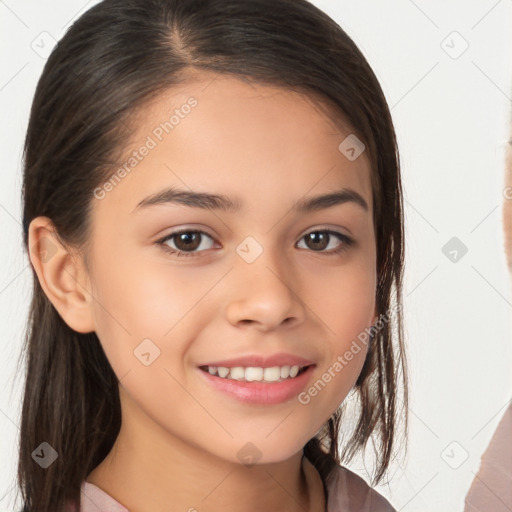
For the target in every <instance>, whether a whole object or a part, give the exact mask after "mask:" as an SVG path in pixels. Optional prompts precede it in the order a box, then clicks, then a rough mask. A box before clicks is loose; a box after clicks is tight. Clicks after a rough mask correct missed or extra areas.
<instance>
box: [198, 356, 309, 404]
mask: <svg viewBox="0 0 512 512" xmlns="http://www.w3.org/2000/svg"><path fill="white" fill-rule="evenodd" d="M314 368H315V365H311V366H308V368H306V370H305V371H304V372H303V373H301V374H300V375H298V376H297V377H294V378H293V379H286V380H283V381H281V382H261V381H253V382H245V381H239V380H234V379H223V378H221V377H218V376H216V375H211V374H210V373H208V372H205V371H204V370H201V369H200V368H198V370H199V372H200V373H201V374H202V375H203V376H204V378H205V379H206V380H207V381H208V382H209V383H210V384H211V385H212V386H214V387H215V388H217V389H218V390H219V391H222V392H223V393H226V394H227V395H230V396H232V397H233V398H236V399H237V400H240V401H242V402H246V403H252V404H267V405H268V404H280V403H282V402H286V401H288V400H290V399H292V398H294V397H296V396H297V395H298V394H299V393H300V392H301V391H302V390H303V389H304V388H305V386H306V384H307V382H308V380H309V378H310V377H311V374H312V373H313V370H314Z"/></svg>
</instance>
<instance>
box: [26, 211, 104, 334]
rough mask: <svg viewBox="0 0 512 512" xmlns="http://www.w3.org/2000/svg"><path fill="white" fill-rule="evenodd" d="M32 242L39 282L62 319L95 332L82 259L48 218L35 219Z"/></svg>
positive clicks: (30, 242)
mask: <svg viewBox="0 0 512 512" xmlns="http://www.w3.org/2000/svg"><path fill="white" fill-rule="evenodd" d="M28 244H29V245H28V247H29V250H30V252H29V256H30V261H31V262H32V266H33V267H34V270H35V272H36V274H37V277H38V279H39V284H40V285H41V288H42V289H43V291H44V293H45V294H46V296H47V297H48V299H49V300H50V301H51V303H52V304H53V306H54V307H55V309H56V310H57V311H58V312H59V315H60V316H61V317H62V319H63V320H64V321H65V322H66V324H67V325H68V326H69V327H70V328H71V329H73V330H75V331H77V332H80V333H88V332H92V331H94V330H95V329H94V322H93V311H92V296H91V292H90V285H89V278H88V275H87V272H86V271H85V268H84V265H83V262H82V260H81V258H79V257H78V256H77V255H75V254H72V253H71V252H70V250H69V249H68V248H67V247H66V246H65V245H64V244H62V243H61V241H60V239H59V237H58V236H57V232H56V229H55V227H54V226H53V224H52V222H51V220H50V219H49V218H48V217H37V218H35V219H33V220H32V222H31V223H30V226H29V233H28Z"/></svg>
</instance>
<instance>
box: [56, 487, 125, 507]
mask: <svg viewBox="0 0 512 512" xmlns="http://www.w3.org/2000/svg"><path fill="white" fill-rule="evenodd" d="M100 510H105V511H107V510H108V511H109V512H128V509H127V508H125V507H124V506H123V505H121V503H119V502H118V501H116V500H115V499H114V498H113V497H112V496H110V495H109V494H107V492H106V491H104V490H103V489H101V488H100V487H98V486H97V485H94V484H92V483H91V482H87V481H86V480H84V481H83V482H82V484H81V486H80V504H79V505H78V504H76V503H72V502H70V503H68V507H67V508H66V512H78V511H79V512H99V511H100Z"/></svg>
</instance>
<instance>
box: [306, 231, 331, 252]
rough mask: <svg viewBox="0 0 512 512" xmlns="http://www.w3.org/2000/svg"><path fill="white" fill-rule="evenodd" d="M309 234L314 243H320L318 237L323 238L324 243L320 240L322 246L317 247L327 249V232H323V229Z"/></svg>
mask: <svg viewBox="0 0 512 512" xmlns="http://www.w3.org/2000/svg"><path fill="white" fill-rule="evenodd" d="M309 236H310V239H312V241H313V244H315V243H317V244H318V243H319V240H318V239H322V238H323V243H322V240H320V246H321V247H317V248H320V249H325V247H326V244H325V242H326V240H327V237H326V236H325V233H323V232H321V231H318V232H314V233H310V234H309Z"/></svg>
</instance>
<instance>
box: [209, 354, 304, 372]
mask: <svg viewBox="0 0 512 512" xmlns="http://www.w3.org/2000/svg"><path fill="white" fill-rule="evenodd" d="M312 364H314V363H313V362H312V361H309V360H308V359H304V358H303V357H299V356H295V355H293V354H286V353H284V352H280V353H278V354H272V355H265V354H252V355H248V356H242V357H235V358H233V359H224V360H222V361H213V362H210V363H206V364H204V365H201V366H217V367H218V366H224V367H226V368H233V367H235V366H243V367H246V368H247V367H256V368H271V367H273V366H287V365H288V366H310V365H312Z"/></svg>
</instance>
